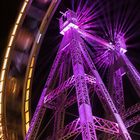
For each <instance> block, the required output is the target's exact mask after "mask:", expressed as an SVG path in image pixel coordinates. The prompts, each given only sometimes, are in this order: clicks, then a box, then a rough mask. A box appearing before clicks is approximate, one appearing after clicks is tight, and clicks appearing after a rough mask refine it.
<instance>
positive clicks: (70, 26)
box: [60, 23, 78, 35]
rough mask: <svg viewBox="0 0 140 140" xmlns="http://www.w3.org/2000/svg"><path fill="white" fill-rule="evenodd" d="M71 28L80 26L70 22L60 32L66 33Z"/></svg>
mask: <svg viewBox="0 0 140 140" xmlns="http://www.w3.org/2000/svg"><path fill="white" fill-rule="evenodd" d="M70 28H74V29H78V26H77V25H75V24H73V23H69V24H68V25H67V26H66V27H65V28H64V29H63V30H62V31H61V32H60V34H62V35H64V34H65V32H67V31H68V30H69V29H70Z"/></svg>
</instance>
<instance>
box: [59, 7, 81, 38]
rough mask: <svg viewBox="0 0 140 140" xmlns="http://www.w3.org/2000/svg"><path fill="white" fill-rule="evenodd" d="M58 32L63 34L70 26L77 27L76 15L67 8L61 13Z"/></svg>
mask: <svg viewBox="0 0 140 140" xmlns="http://www.w3.org/2000/svg"><path fill="white" fill-rule="evenodd" d="M59 24H60V34H62V35H64V34H65V32H66V31H68V30H69V29H70V28H75V29H78V26H77V15H76V13H75V12H73V11H71V10H70V9H68V11H66V12H65V13H63V14H62V16H61V18H60V20H59Z"/></svg>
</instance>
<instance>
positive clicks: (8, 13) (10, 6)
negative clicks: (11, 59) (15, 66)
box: [0, 0, 22, 65]
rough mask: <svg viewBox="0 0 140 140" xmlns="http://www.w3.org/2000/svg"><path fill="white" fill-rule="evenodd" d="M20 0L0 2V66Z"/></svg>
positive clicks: (2, 0) (3, 0)
mask: <svg viewBox="0 0 140 140" xmlns="http://www.w3.org/2000/svg"><path fill="white" fill-rule="evenodd" d="M21 2H22V0H1V3H0V65H1V61H2V57H3V55H4V54H3V52H4V50H5V48H6V45H7V40H8V36H9V33H10V31H11V28H12V27H13V25H14V23H15V20H16V17H17V15H18V11H19V9H20V7H21V4H22V3H21Z"/></svg>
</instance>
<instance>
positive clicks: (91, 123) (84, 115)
mask: <svg viewBox="0 0 140 140" xmlns="http://www.w3.org/2000/svg"><path fill="white" fill-rule="evenodd" d="M60 30H61V34H63V39H62V42H61V44H60V47H59V50H58V53H57V55H56V58H55V60H54V63H53V65H52V68H51V71H50V74H49V76H48V79H47V81H46V84H45V86H44V89H43V92H42V95H41V98H40V100H39V103H38V105H37V108H36V110H35V113H34V116H33V118H32V120H31V124H30V128H29V131H28V133H27V135H26V140H34V139H36V137H37V134H38V130H39V127H40V125H41V121H42V119H43V116H44V115H45V112H46V108H51V109H55V110H58V108H61V109H59V111H57V113H56V114H55V121H54V130H53V133H52V136H51V139H54V140H62V139H63V140H64V139H69V138H71V137H73V136H75V135H76V134H79V133H82V139H83V140H97V139H98V138H97V134H96V130H99V131H103V132H106V133H109V134H113V135H114V137H110V136H107V137H108V139H113V138H115V139H116V138H119V139H123V140H131V137H130V135H129V133H128V130H127V127H129V126H127V125H126V124H124V120H125V118H126V117H127V115H128V114H127V113H126V111H125V107H124V95H123V85H122V75H123V74H124V73H126V74H127V75H128V77H129V79H130V80H131V82H132V84H133V85H134V88H135V90H136V91H137V93H138V95H139V96H140V76H139V73H138V72H137V70H136V69H135V68H134V67H133V65H132V64H131V62H130V61H129V60H128V58H127V57H126V55H125V47H126V46H125V41H124V38H123V35H122V34H118V35H117V36H116V40H115V44H114V45H112V44H109V43H107V42H105V41H104V40H102V39H100V38H97V37H96V36H95V37H94V36H90V34H88V33H85V32H83V31H82V30H81V29H79V27H78V26H77V18H76V14H75V13H74V12H73V11H71V10H68V11H67V12H66V13H64V14H63V15H62V17H61V18H60ZM84 37H87V38H90V39H93V40H94V41H96V42H98V43H100V44H102V45H105V46H107V47H108V49H109V50H110V51H111V52H112V53H114V59H115V61H114V63H113V64H112V65H111V68H110V71H109V78H108V85H109V87H108V88H107V87H106V86H105V84H104V82H103V80H102V79H101V77H100V75H99V72H98V70H97V69H96V67H95V64H94V62H93V61H92V59H91V57H90V54H89V53H88V51H87V49H86V47H85V46H86V45H85V43H84V40H83V38H84ZM66 54H69V56H70V58H71V60H72V69H73V75H72V76H71V77H67V78H66V80H65V81H61V79H59V81H58V83H60V84H58V85H57V87H55V89H51V90H50V88H49V87H50V85H51V84H52V83H53V80H54V79H55V75H56V73H57V70H58V69H59V68H61V73H62V74H61V75H63V76H64V77H65V73H64V72H63V70H64V67H63V64H64V63H63V62H64V59H69V58H66ZM84 61H85V62H86V64H87V66H88V67H89V69H90V71H91V74H90V75H89V74H87V73H86V72H85V65H84ZM118 62H119V63H118ZM88 85H90V86H91V87H93V90H94V91H95V92H96V94H97V95H98V98H99V99H100V101H101V102H102V104H103V105H104V108H105V110H108V109H109V111H110V112H111V114H112V120H114V121H109V120H107V119H104V118H99V117H96V116H93V114H92V106H91V103H90V95H89V89H88V88H89V86H88ZM73 86H74V87H75V92H76V94H75V96H74V95H73V96H71V98H70V99H68V97H67V96H66V94H64V92H66V91H68V90H69V89H71V88H72V87H73ZM63 101H65V104H63V103H62V102H63ZM56 102H57V104H56ZM75 102H77V104H78V112H79V118H77V119H76V120H74V121H72V122H71V123H69V124H68V125H66V126H64V116H65V108H66V106H70V105H72V104H73V103H75ZM60 106H61V107H60ZM133 111H134V110H133ZM133 111H132V112H133ZM135 111H136V110H135ZM135 111H134V112H135ZM129 113H130V112H129ZM108 117H110V115H109V116H108ZM109 137H110V138H109Z"/></svg>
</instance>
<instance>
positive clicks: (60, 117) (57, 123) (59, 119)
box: [53, 62, 66, 140]
mask: <svg viewBox="0 0 140 140" xmlns="http://www.w3.org/2000/svg"><path fill="white" fill-rule="evenodd" d="M65 72H66V71H65V67H64V62H62V64H61V67H60V72H59V73H60V74H59V76H60V78H59V84H61V82H63V81H64V79H65V77H66V73H65ZM61 94H62V95H60V97H58V99H57V105H58V106H57V109H56V112H55V113H56V115H55V120H54V131H53V140H57V139H59V138H58V135H57V132H58V131H59V130H60V129H62V128H63V127H64V117H65V109H64V101H65V100H66V95H65V94H64V93H61Z"/></svg>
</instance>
